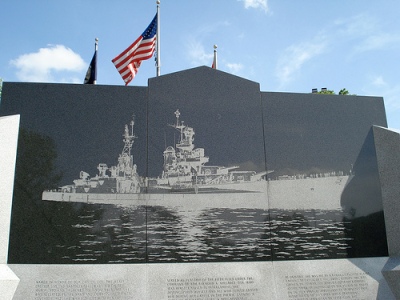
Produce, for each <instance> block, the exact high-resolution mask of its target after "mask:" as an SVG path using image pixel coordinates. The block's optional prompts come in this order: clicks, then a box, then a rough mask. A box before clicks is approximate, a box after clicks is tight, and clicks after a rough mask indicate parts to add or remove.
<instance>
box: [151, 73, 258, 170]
mask: <svg viewBox="0 0 400 300" xmlns="http://www.w3.org/2000/svg"><path fill="white" fill-rule="evenodd" d="M177 109H179V111H180V113H181V116H180V119H181V120H183V121H184V122H185V124H187V125H188V126H190V127H193V128H194V131H195V136H194V138H195V141H194V144H195V145H196V147H201V148H204V149H205V155H206V156H209V158H210V160H209V163H208V164H209V165H218V166H233V165H238V166H240V167H241V169H244V170H248V169H251V170H255V171H263V170H265V160H264V156H263V153H264V151H263V139H262V136H263V132H262V114H261V104H260V87H259V84H258V83H256V82H252V81H249V80H245V79H243V78H240V77H236V76H233V75H230V74H227V73H224V72H221V71H218V70H214V69H210V68H208V67H200V68H195V69H191V70H187V71H184V72H177V73H173V74H169V75H165V76H161V77H159V78H152V79H150V80H149V122H150V123H149V135H148V136H149V175H150V176H158V175H160V172H161V170H162V165H163V156H162V154H163V151H164V150H165V148H166V147H167V146H174V143H175V142H177V141H178V137H177V135H176V134H175V138H174V132H177V131H176V130H174V129H173V128H171V127H170V126H168V124H174V123H175V122H176V118H175V114H174V112H175V111H176V110H177Z"/></svg>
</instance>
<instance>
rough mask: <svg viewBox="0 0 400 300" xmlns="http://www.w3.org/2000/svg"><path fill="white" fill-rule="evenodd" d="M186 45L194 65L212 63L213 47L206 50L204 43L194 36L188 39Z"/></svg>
mask: <svg viewBox="0 0 400 300" xmlns="http://www.w3.org/2000/svg"><path fill="white" fill-rule="evenodd" d="M186 47H187V54H188V56H189V60H190V62H191V64H192V65H193V66H200V65H201V66H202V65H207V66H208V65H209V66H211V65H212V61H213V57H214V50H213V49H210V51H206V50H205V49H204V46H203V44H201V43H200V42H199V41H197V40H195V39H193V38H191V39H189V40H188V42H187V44H186Z"/></svg>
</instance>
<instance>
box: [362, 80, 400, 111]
mask: <svg viewBox="0 0 400 300" xmlns="http://www.w3.org/2000/svg"><path fill="white" fill-rule="evenodd" d="M364 91H365V92H366V94H367V95H379V96H382V97H383V98H384V100H385V106H386V107H387V108H388V109H390V110H393V111H396V112H397V111H399V110H400V97H399V95H400V84H391V83H390V82H387V81H386V80H385V79H384V78H383V76H381V75H377V76H372V77H370V78H369V84H368V85H367V87H366V88H365V89H364Z"/></svg>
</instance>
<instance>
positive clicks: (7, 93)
mask: <svg viewBox="0 0 400 300" xmlns="http://www.w3.org/2000/svg"><path fill="white" fill-rule="evenodd" d="M146 95H147V88H144V87H133V88H130V87H111V86H99V85H96V86H93V85H71V84H42V83H40V84H39V83H9V82H5V83H4V84H3V91H2V101H1V105H0V115H11V114H20V115H21V123H20V134H19V141H18V151H17V152H18V153H17V163H16V175H15V184H14V197H13V206H12V217H11V219H12V221H11V232H10V243H9V255H8V262H9V263H89V262H90V263H108V262H111V261H115V262H118V261H119V262H123V261H124V260H121V259H120V256H118V255H117V254H118V253H119V249H121V248H123V245H124V243H125V242H126V241H125V239H124V238H123V237H122V235H121V231H122V232H125V234H126V233H131V237H130V239H131V242H130V243H131V244H132V245H135V246H134V247H131V249H130V251H131V252H132V253H133V254H131V256H135V259H136V261H144V259H145V244H146V239H145V235H144V234H143V232H145V231H144V230H143V231H141V232H136V231H132V229H131V228H130V227H128V228H123V227H122V225H121V224H122V223H131V224H133V225H132V226H134V225H135V224H139V225H138V226H143V228H145V225H143V224H145V213H144V211H143V209H142V208H140V207H138V208H136V209H131V210H130V211H128V212H127V211H122V210H118V209H115V207H114V206H113V205H96V204H85V203H77V202H75V203H72V202H71V203H68V202H53V201H43V200H42V192H43V191H45V190H48V189H56V188H57V187H60V186H63V185H71V184H73V180H75V179H79V177H80V172H81V171H85V172H87V173H88V174H89V175H90V177H95V175H96V174H98V170H97V166H98V164H99V163H106V164H107V165H108V166H111V165H116V164H117V160H118V156H119V154H120V153H121V152H122V148H123V147H124V143H123V140H122V139H123V137H122V136H123V134H124V126H125V124H129V122H130V121H131V118H132V114H133V113H135V114H136V116H137V117H136V135H137V136H138V137H140V139H139V138H138V139H137V141H138V142H137V143H135V144H134V147H133V153H134V156H135V162H136V163H137V165H138V172H143V173H144V170H145V169H146V138H145V136H146V123H147V120H146V102H145V101H146ZM128 243H129V242H128ZM125 262H126V260H125Z"/></svg>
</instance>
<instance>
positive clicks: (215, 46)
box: [213, 45, 218, 69]
mask: <svg viewBox="0 0 400 300" xmlns="http://www.w3.org/2000/svg"><path fill="white" fill-rule="evenodd" d="M217 48H218V46H217V45H214V62H213V67H214V69H218V63H217Z"/></svg>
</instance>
